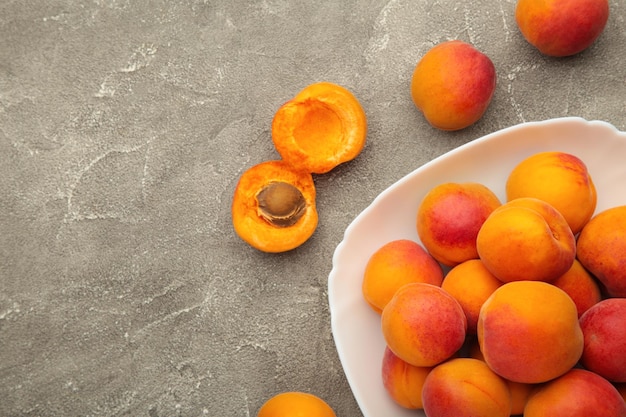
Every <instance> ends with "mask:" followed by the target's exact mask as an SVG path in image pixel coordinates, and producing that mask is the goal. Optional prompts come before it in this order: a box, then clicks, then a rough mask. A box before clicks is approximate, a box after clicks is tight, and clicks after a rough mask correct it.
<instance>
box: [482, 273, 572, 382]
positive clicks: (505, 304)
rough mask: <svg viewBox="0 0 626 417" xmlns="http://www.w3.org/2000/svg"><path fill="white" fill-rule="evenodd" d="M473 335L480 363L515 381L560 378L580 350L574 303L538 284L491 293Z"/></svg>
mask: <svg viewBox="0 0 626 417" xmlns="http://www.w3.org/2000/svg"><path fill="white" fill-rule="evenodd" d="M477 332H478V343H479V345H480V350H481V352H482V354H483V356H484V358H485V362H486V363H487V364H488V365H489V367H490V368H491V369H493V370H494V371H495V372H496V373H497V374H498V375H500V376H502V377H503V378H506V379H509V380H511V381H515V382H522V383H527V384H534V383H541V382H545V381H548V380H550V379H553V378H556V377H558V376H560V375H563V374H564V373H565V372H567V371H568V370H569V369H571V368H572V367H573V366H574V365H575V364H576V363H577V362H578V360H579V359H580V357H581V354H582V351H583V333H582V330H581V328H580V325H579V323H578V313H577V311H576V305H575V304H574V302H573V301H572V299H571V298H570V297H569V296H568V295H567V293H566V292H565V291H563V290H561V289H560V288H557V287H555V286H554V285H552V284H549V283H546V282H543V281H513V282H509V283H505V284H504V285H502V286H501V287H499V288H498V289H497V290H495V291H494V292H493V294H492V295H491V296H490V297H489V299H487V301H485V303H484V304H483V307H482V308H481V310H480V314H479V316H478V326H477Z"/></svg>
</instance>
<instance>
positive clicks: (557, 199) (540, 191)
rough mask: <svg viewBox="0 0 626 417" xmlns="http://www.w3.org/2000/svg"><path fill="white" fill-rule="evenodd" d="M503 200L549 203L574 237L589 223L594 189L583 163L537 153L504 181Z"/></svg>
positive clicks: (564, 155) (568, 156)
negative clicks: (504, 193) (564, 221)
mask: <svg viewBox="0 0 626 417" xmlns="http://www.w3.org/2000/svg"><path fill="white" fill-rule="evenodd" d="M506 194H507V200H514V199H516V198H520V197H534V198H538V199H540V200H543V201H545V202H547V203H549V204H550V205H551V206H552V207H554V208H555V209H557V210H558V211H559V213H561V214H562V215H563V217H565V220H567V223H568V224H569V225H570V228H571V229H572V232H573V233H574V234H577V233H578V232H580V230H581V229H582V228H583V226H584V225H585V224H586V223H587V222H588V221H589V219H591V216H592V215H593V213H594V211H595V209H596V203H597V194H596V188H595V185H594V183H593V180H592V178H591V175H590V174H589V171H588V170H587V166H586V165H585V163H584V162H583V161H582V160H581V159H580V158H578V157H577V156H575V155H572V154H569V153H565V152H556V151H554V152H539V153H536V154H533V155H531V156H529V157H528V158H526V159H524V160H522V161H521V162H520V163H518V164H517V165H516V166H515V167H514V168H513V170H512V171H511V173H510V174H509V176H508V177H507V181H506Z"/></svg>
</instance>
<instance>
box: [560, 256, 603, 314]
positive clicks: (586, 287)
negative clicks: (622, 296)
mask: <svg viewBox="0 0 626 417" xmlns="http://www.w3.org/2000/svg"><path fill="white" fill-rule="evenodd" d="M550 283H551V284H552V285H555V286H557V287H559V288H560V289H562V290H563V291H565V292H566V293H567V295H569V296H570V298H571V299H572V301H573V302H574V304H576V310H577V311H578V317H580V316H582V314H583V313H584V312H585V311H587V310H588V309H589V308H591V307H592V306H594V305H595V304H596V303H598V302H599V301H600V300H602V293H601V292H600V286H599V285H598V283H597V281H596V279H595V278H594V277H593V276H592V275H591V274H590V273H589V271H587V270H586V269H585V268H584V267H583V266H582V264H581V263H580V261H579V260H578V259H574V263H573V264H572V267H571V268H570V269H569V270H568V271H567V272H566V273H564V274H563V275H561V276H560V277H558V278H557V279H555V280H552V281H550Z"/></svg>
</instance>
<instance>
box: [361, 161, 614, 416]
mask: <svg viewBox="0 0 626 417" xmlns="http://www.w3.org/2000/svg"><path fill="white" fill-rule="evenodd" d="M546 179H549V180H546ZM596 202H597V193H596V188H595V186H594V183H593V179H592V177H591V174H590V173H589V172H588V170H587V167H586V165H585V164H584V162H583V161H582V160H581V159H580V158H578V157H577V156H575V155H572V154H569V153H565V152H559V151H551V152H540V153H536V154H533V155H531V156H529V157H527V158H525V159H524V160H522V161H521V162H519V163H518V164H517V165H516V166H514V167H513V168H512V170H511V172H510V174H509V175H508V178H507V179H506V201H504V202H500V201H499V199H498V197H497V196H496V195H495V194H494V193H493V192H492V191H491V190H490V189H489V188H487V187H486V186H484V185H482V184H478V183H442V184H440V185H438V186H436V187H434V188H433V189H431V190H430V191H429V192H428V193H427V194H426V195H425V197H424V198H423V199H422V201H421V202H420V204H419V207H418V209H417V212H416V221H415V227H416V231H417V235H418V237H419V239H420V242H421V244H420V243H418V242H417V241H413V240H409V239H399V240H394V241H391V242H388V243H387V244H385V245H383V246H382V247H380V248H379V249H378V250H377V251H375V252H374V253H373V254H372V255H371V256H370V258H369V260H368V263H367V264H366V267H365V271H364V275H363V281H362V293H363V296H364V299H365V300H366V301H367V303H368V304H369V305H370V306H371V307H372V309H373V310H374V311H376V312H377V313H379V314H380V319H381V330H382V335H383V337H384V340H385V342H386V349H385V354H384V356H383V358H382V380H383V385H384V387H385V389H386V390H387V392H388V394H389V395H390V396H391V398H392V399H393V400H394V401H395V402H396V403H398V404H399V405H400V406H402V407H405V408H409V409H423V410H424V412H425V414H426V415H427V416H428V417H440V416H455V415H481V416H491V417H499V416H502V417H508V416H511V415H523V416H524V417H544V416H586V417H603V416H615V417H625V416H626V401H625V397H626V355H625V354H624V352H626V206H616V207H613V208H609V209H606V210H603V211H600V212H598V213H596ZM594 213H595V214H594Z"/></svg>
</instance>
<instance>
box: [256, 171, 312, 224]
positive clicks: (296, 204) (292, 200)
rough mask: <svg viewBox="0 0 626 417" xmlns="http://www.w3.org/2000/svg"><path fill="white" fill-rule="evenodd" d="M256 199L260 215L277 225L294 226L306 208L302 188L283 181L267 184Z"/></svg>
mask: <svg viewBox="0 0 626 417" xmlns="http://www.w3.org/2000/svg"><path fill="white" fill-rule="evenodd" d="M256 199H257V202H258V205H259V211H258V212H259V216H261V217H263V218H264V219H265V220H267V221H268V222H269V223H270V224H272V225H274V226H277V227H289V226H293V225H294V224H296V223H297V222H298V220H299V219H300V218H301V217H302V215H303V214H304V210H305V209H306V200H305V199H304V196H303V195H302V193H301V192H300V190H298V189H297V188H296V187H294V186H293V185H291V184H288V183H286V182H282V181H276V182H271V183H269V184H267V185H266V186H265V187H263V188H262V189H261V190H260V191H259V193H258V194H257V196H256Z"/></svg>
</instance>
